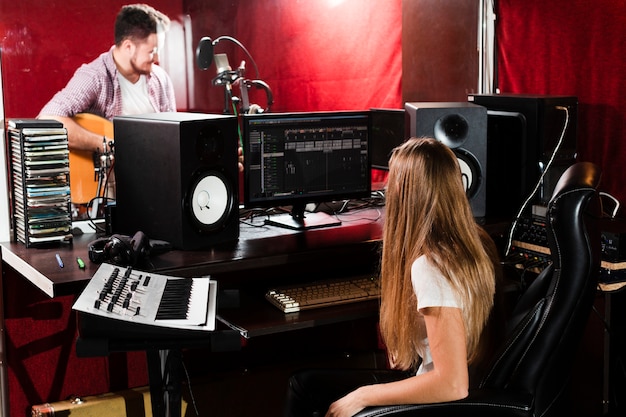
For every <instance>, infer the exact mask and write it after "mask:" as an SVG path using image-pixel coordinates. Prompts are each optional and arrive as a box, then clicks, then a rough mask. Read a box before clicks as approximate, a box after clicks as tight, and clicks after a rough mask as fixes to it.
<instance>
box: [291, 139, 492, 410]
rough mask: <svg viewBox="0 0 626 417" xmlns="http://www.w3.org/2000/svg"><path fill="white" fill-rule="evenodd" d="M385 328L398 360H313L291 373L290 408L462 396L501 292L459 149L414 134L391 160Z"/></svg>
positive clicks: (383, 298) (351, 407)
mask: <svg viewBox="0 0 626 417" xmlns="http://www.w3.org/2000/svg"><path fill="white" fill-rule="evenodd" d="M385 213H386V218H385V227H384V235H383V248H382V263H381V285H382V288H381V308H380V328H381V335H382V337H383V340H384V342H385V344H386V347H387V351H388V355H389V361H390V364H391V366H392V368H395V369H396V371H394V370H374V371H349V370H348V371H346V370H341V371H339V370H327V371H323V370H311V371H303V372H301V373H298V374H295V375H294V376H293V377H292V378H291V379H290V385H289V387H290V389H289V392H288V398H287V407H286V415H288V416H303V415H323V414H324V413H325V414H326V416H327V417H348V416H352V415H354V414H356V413H357V412H359V411H361V410H362V409H364V408H366V407H369V406H381V405H396V404H415V403H433V402H442V401H452V400H458V399H462V398H464V397H466V396H467V394H468V389H469V371H468V365H469V363H471V362H472V360H474V359H475V358H476V357H477V356H478V354H479V340H480V337H481V334H482V330H483V328H484V326H485V323H486V322H487V319H488V318H489V314H490V311H491V309H492V306H493V298H494V292H495V278H494V266H493V261H492V259H490V258H489V256H488V255H487V252H486V250H485V246H484V245H483V241H482V240H481V233H480V231H479V226H477V225H476V223H475V221H474V217H473V215H472V211H471V208H470V206H469V202H468V200H467V197H466V195H465V190H464V188H463V185H462V180H461V174H460V169H459V166H458V162H457V159H456V157H455V155H454V153H453V152H452V151H451V150H450V149H449V148H448V147H447V146H445V145H443V144H442V143H440V142H438V141H436V140H434V139H429V138H421V139H418V138H412V139H409V140H408V141H406V142H405V143H403V144H402V145H400V146H399V147H397V148H396V149H394V151H393V153H392V156H391V159H390V162H389V178H388V183H387V191H386V209H385Z"/></svg>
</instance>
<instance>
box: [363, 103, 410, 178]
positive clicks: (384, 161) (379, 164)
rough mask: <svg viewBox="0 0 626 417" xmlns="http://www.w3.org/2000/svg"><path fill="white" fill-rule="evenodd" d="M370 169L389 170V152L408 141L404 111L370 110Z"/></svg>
mask: <svg viewBox="0 0 626 417" xmlns="http://www.w3.org/2000/svg"><path fill="white" fill-rule="evenodd" d="M370 123H371V139H370V154H371V160H372V168H375V169H382V170H385V171H387V170H389V157H390V156H391V151H393V149H394V148H395V147H396V146H399V145H401V144H402V142H404V141H405V140H406V139H408V138H407V137H406V135H405V133H404V131H405V129H404V125H405V120H404V109H382V108H373V109H370Z"/></svg>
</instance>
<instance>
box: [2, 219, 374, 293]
mask: <svg viewBox="0 0 626 417" xmlns="http://www.w3.org/2000/svg"><path fill="white" fill-rule="evenodd" d="M339 219H340V220H341V221H342V224H341V225H340V226H335V227H330V228H323V229H312V230H308V231H305V232H301V231H292V230H289V229H281V228H278V227H275V226H266V225H264V224H263V219H262V218H258V219H256V220H254V219H253V220H251V221H250V222H242V223H241V226H240V237H239V240H238V241H236V242H233V243H227V244H220V245H215V246H212V247H210V248H206V249H202V250H194V251H180V250H172V251H169V252H166V253H163V254H160V255H156V256H152V257H151V259H150V263H149V265H148V266H147V267H146V268H144V269H147V270H150V271H154V272H159V273H164V274H169V275H175V276H183V277H192V276H206V275H214V274H221V273H228V274H233V273H237V272H246V271H251V270H257V269H260V268H264V267H272V266H282V265H290V264H293V265H296V264H298V263H300V262H304V263H310V262H316V261H321V262H330V261H332V260H333V259H334V258H337V259H341V256H342V255H345V254H346V253H348V252H354V251H358V252H362V251H366V252H371V250H373V249H376V248H377V246H378V242H379V240H380V238H381V235H382V211H381V210H380V209H377V208H371V209H364V210H357V211H353V212H349V213H347V214H342V215H339ZM94 239H96V235H95V234H84V235H81V236H75V237H74V240H73V242H72V244H61V245H55V246H51V247H33V248H26V247H25V246H24V245H23V244H21V243H15V242H3V243H0V248H1V250H2V261H3V262H4V263H5V264H7V265H9V266H11V267H12V268H14V269H15V270H16V271H17V272H19V273H20V274H21V275H23V276H24V277H25V278H26V279H28V280H29V281H31V282H32V283H33V284H34V285H35V286H36V287H37V288H39V289H40V290H42V291H43V292H44V293H46V294H47V295H48V296H50V297H55V296H58V295H66V294H77V293H79V292H80V291H81V290H82V288H83V287H84V285H85V284H86V282H87V281H88V280H89V279H90V278H91V277H92V276H93V275H94V274H95V272H96V270H97V269H98V267H99V264H96V263H93V262H91V261H89V255H88V249H87V247H88V244H89V242H91V241H92V240H94ZM57 253H58V254H59V255H60V256H61V258H62V260H63V262H64V267H63V268H61V267H59V265H58V263H57V260H56V257H55V255H56V254H57ZM76 258H81V259H83V260H84V262H85V269H84V270H81V269H79V267H78V263H77V262H76Z"/></svg>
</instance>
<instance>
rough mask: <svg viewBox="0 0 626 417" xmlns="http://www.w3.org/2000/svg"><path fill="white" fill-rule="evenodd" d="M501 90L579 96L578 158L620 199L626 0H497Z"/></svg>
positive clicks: (625, 194) (623, 190) (625, 144)
mask: <svg viewBox="0 0 626 417" xmlns="http://www.w3.org/2000/svg"><path fill="white" fill-rule="evenodd" d="M497 5H498V6H497V20H496V22H497V29H496V38H497V53H498V60H497V68H498V87H499V89H500V91H501V92H502V93H527V94H548V95H574V96H577V97H578V103H579V108H578V159H579V160H581V161H590V162H594V163H596V164H598V165H600V166H601V168H602V170H603V177H602V184H601V189H602V190H603V191H607V192H609V193H611V194H612V195H614V196H615V197H617V198H618V199H619V200H620V201H621V202H626V187H624V186H623V184H625V183H626V174H625V173H624V171H623V167H624V161H625V160H626V141H625V139H626V138H625V137H624V132H625V130H626V112H625V108H626V82H625V78H626V77H625V74H626V60H625V59H624V56H625V55H626V42H625V40H626V37H625V36H624V28H625V27H626V3H624V2H623V1H613V0H596V1H586V0H552V1H545V0H524V1H519V0H499V1H497Z"/></svg>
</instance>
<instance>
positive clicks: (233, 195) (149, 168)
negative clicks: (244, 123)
mask: <svg viewBox="0 0 626 417" xmlns="http://www.w3.org/2000/svg"><path fill="white" fill-rule="evenodd" d="M237 126H238V123H237V119H236V117H235V116H229V115H209V114H200V113H185V112H172V113H154V114H146V115H137V116H120V117H116V118H114V119H113V128H114V135H115V165H114V167H115V178H116V208H115V210H116V211H115V225H114V226H113V228H114V229H113V230H114V231H115V232H116V233H125V234H133V233H135V232H136V231H142V232H144V233H145V234H146V235H147V236H148V237H149V238H151V239H159V240H165V241H168V242H169V243H171V244H172V246H173V247H175V248H178V249H183V250H188V249H199V248H205V247H208V246H212V245H215V244H219V243H225V242H232V241H236V240H237V239H238V238H239V207H238V202H239V198H238V189H239V186H238V182H239V170H238V149H237V148H238V136H237Z"/></svg>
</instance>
